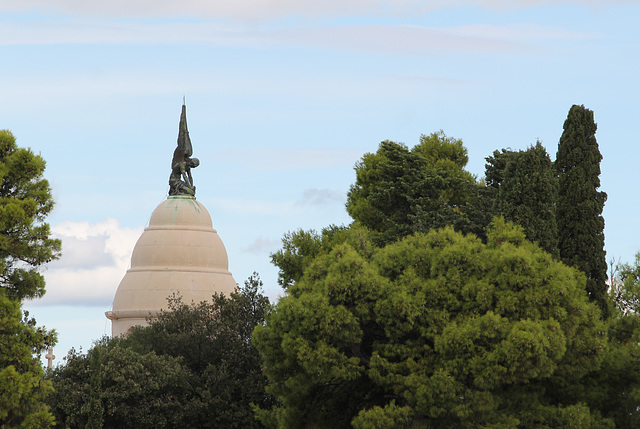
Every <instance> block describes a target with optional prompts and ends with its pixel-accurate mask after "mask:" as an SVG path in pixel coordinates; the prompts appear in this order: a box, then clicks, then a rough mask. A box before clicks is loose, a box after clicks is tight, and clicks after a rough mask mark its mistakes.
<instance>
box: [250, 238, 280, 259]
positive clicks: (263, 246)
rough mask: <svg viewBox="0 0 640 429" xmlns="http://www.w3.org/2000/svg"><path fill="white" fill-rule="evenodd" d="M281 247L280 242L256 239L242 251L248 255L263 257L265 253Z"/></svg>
mask: <svg viewBox="0 0 640 429" xmlns="http://www.w3.org/2000/svg"><path fill="white" fill-rule="evenodd" d="M280 247H282V240H273V239H269V238H264V237H258V238H257V239H256V240H255V241H254V242H253V243H251V244H250V245H249V246H247V247H246V248H244V249H243V250H244V251H245V252H248V253H253V254H257V255H263V254H265V253H272V252H275V251H277V250H278V249H279V248H280Z"/></svg>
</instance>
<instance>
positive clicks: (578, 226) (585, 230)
mask: <svg viewBox="0 0 640 429" xmlns="http://www.w3.org/2000/svg"><path fill="white" fill-rule="evenodd" d="M596 128H597V127H596V124H595V122H594V120H593V112H592V111H591V110H589V109H587V108H585V107H584V106H575V105H574V106H572V107H571V109H570V110H569V115H568V116H567V119H566V121H565V122H564V131H563V133H562V136H561V137H560V142H559V144H558V154H557V159H556V162H555V166H556V171H557V174H558V176H559V187H558V204H557V213H556V217H557V223H558V233H559V237H558V250H559V254H560V258H561V259H562V261H563V262H564V263H566V264H567V265H570V266H575V267H578V268H579V269H580V270H581V271H582V272H584V273H585V274H586V276H587V292H588V293H589V297H590V298H591V299H592V300H593V301H595V302H597V303H598V305H599V306H600V308H601V309H602V311H603V314H604V315H605V316H606V314H607V313H608V308H607V304H606V294H607V284H606V280H607V262H606V255H605V251H604V218H603V217H602V210H603V208H604V203H605V201H606V199H607V194H606V193H604V192H601V191H599V190H598V189H599V188H600V161H601V160H602V155H601V154H600V150H599V149H598V142H597V141H596V137H595V133H596Z"/></svg>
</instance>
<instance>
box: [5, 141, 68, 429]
mask: <svg viewBox="0 0 640 429" xmlns="http://www.w3.org/2000/svg"><path fill="white" fill-rule="evenodd" d="M44 168H45V161H44V159H42V157H41V156H39V155H35V154H34V153H33V152H32V151H31V150H30V149H24V148H19V147H18V146H17V144H16V140H15V137H14V136H13V134H11V132H10V131H7V130H0V427H25V428H32V427H33V428H35V427H38V428H39V427H49V426H50V425H51V424H52V423H53V416H52V415H51V414H50V413H49V411H48V407H47V406H46V405H44V403H43V401H44V398H45V396H46V395H47V394H48V393H49V392H50V391H51V383H50V382H48V381H44V380H43V379H42V377H43V375H44V373H43V370H42V366H41V363H40V355H41V354H42V352H43V351H45V350H46V349H47V348H48V347H50V346H52V345H53V344H55V341H56V335H55V332H50V331H47V330H45V329H44V328H41V327H37V326H36V322H35V320H34V319H33V318H29V317H28V314H27V313H26V312H25V314H24V317H23V314H22V300H24V299H29V298H38V297H40V296H42V295H43V294H44V286H45V282H44V277H43V276H42V274H40V272H39V271H40V270H41V268H42V266H43V265H44V264H45V263H47V262H50V261H51V260H53V259H56V258H58V256H59V253H60V241H59V240H53V239H51V238H50V237H49V235H50V232H49V225H48V224H47V223H45V222H44V219H45V218H46V216H47V214H49V212H50V211H51V209H52V208H53V199H52V197H51V189H50V188H49V183H48V182H47V181H46V180H45V179H43V177H42V174H43V172H44Z"/></svg>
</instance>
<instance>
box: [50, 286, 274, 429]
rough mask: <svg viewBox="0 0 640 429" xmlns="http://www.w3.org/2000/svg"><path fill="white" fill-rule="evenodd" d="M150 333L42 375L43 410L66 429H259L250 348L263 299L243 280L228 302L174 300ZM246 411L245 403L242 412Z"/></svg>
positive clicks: (266, 401) (259, 398) (261, 399)
mask: <svg viewBox="0 0 640 429" xmlns="http://www.w3.org/2000/svg"><path fill="white" fill-rule="evenodd" d="M168 307H169V311H163V312H161V313H160V315H158V317H157V318H154V319H151V320H150V325H149V326H145V327H136V328H135V329H134V330H133V331H132V332H131V333H130V334H129V335H128V336H127V338H121V337H117V338H105V339H103V340H101V341H100V342H98V343H97V344H96V345H95V346H94V347H93V348H92V349H91V350H89V352H88V353H87V354H86V355H83V354H80V353H77V352H75V351H72V352H70V353H69V355H68V356H67V358H66V365H65V366H59V367H58V368H56V369H55V371H54V372H53V375H52V380H53V383H54V387H55V392H54V393H53V395H51V397H50V399H49V402H50V405H51V407H52V409H53V412H54V414H55V416H56V419H57V420H58V421H59V422H60V423H61V424H62V425H66V426H68V427H108V428H136V429H138V428H161V427H168V428H183V427H187V428H229V429H233V428H238V429H251V428H261V427H263V426H262V424H261V423H260V422H258V421H257V420H256V418H255V414H254V411H253V409H252V406H253V405H256V406H261V407H264V408H269V407H270V406H271V405H272V404H273V403H274V398H273V397H272V396H270V395H268V394H267V393H265V388H264V386H265V385H266V377H265V375H264V374H263V371H262V362H261V359H260V355H259V354H258V351H257V350H256V348H255V347H253V345H252V343H251V333H252V332H253V328H254V327H255V326H256V325H259V324H263V323H264V317H265V313H266V312H267V311H268V310H269V307H270V305H269V299H268V298H267V297H266V296H264V295H263V294H262V282H261V281H260V279H259V277H258V276H257V275H255V274H254V275H253V276H251V277H250V278H249V279H248V280H247V281H246V282H245V284H244V286H243V287H239V288H238V289H236V291H235V292H234V293H232V294H231V295H230V296H227V295H223V294H215V295H214V296H213V297H212V300H211V301H206V302H205V301H203V302H200V303H198V304H195V303H190V304H185V303H183V302H182V301H181V299H179V298H178V297H175V298H173V299H170V300H169V304H168ZM252 404H253V405H252Z"/></svg>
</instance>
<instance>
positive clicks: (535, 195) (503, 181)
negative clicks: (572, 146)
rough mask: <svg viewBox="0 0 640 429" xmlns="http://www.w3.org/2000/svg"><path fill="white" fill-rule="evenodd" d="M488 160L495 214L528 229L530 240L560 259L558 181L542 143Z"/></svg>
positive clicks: (525, 229) (488, 180)
mask: <svg viewBox="0 0 640 429" xmlns="http://www.w3.org/2000/svg"><path fill="white" fill-rule="evenodd" d="M486 160H487V172H486V178H487V185H488V186H489V187H490V188H492V189H497V192H495V203H494V208H493V212H494V214H495V215H499V216H504V218H505V219H506V220H508V221H511V222H514V223H516V224H518V225H520V226H522V227H523V228H524V232H525V235H526V236H527V239H529V240H531V241H534V242H537V243H538V244H539V245H540V247H542V248H543V249H544V250H546V251H547V252H549V253H551V254H552V255H554V256H557V253H558V249H557V245H558V228H557V225H556V214H555V211H556V207H555V206H556V200H557V193H558V181H557V178H556V175H555V171H554V169H553V165H552V163H551V160H550V159H549V155H548V154H547V151H546V150H545V148H544V147H543V146H542V144H541V143H540V142H537V143H536V145H535V146H531V147H530V148H529V149H527V150H526V151H519V152H513V151H507V150H505V149H503V150H502V152H498V151H495V152H494V153H493V157H488V158H486Z"/></svg>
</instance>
